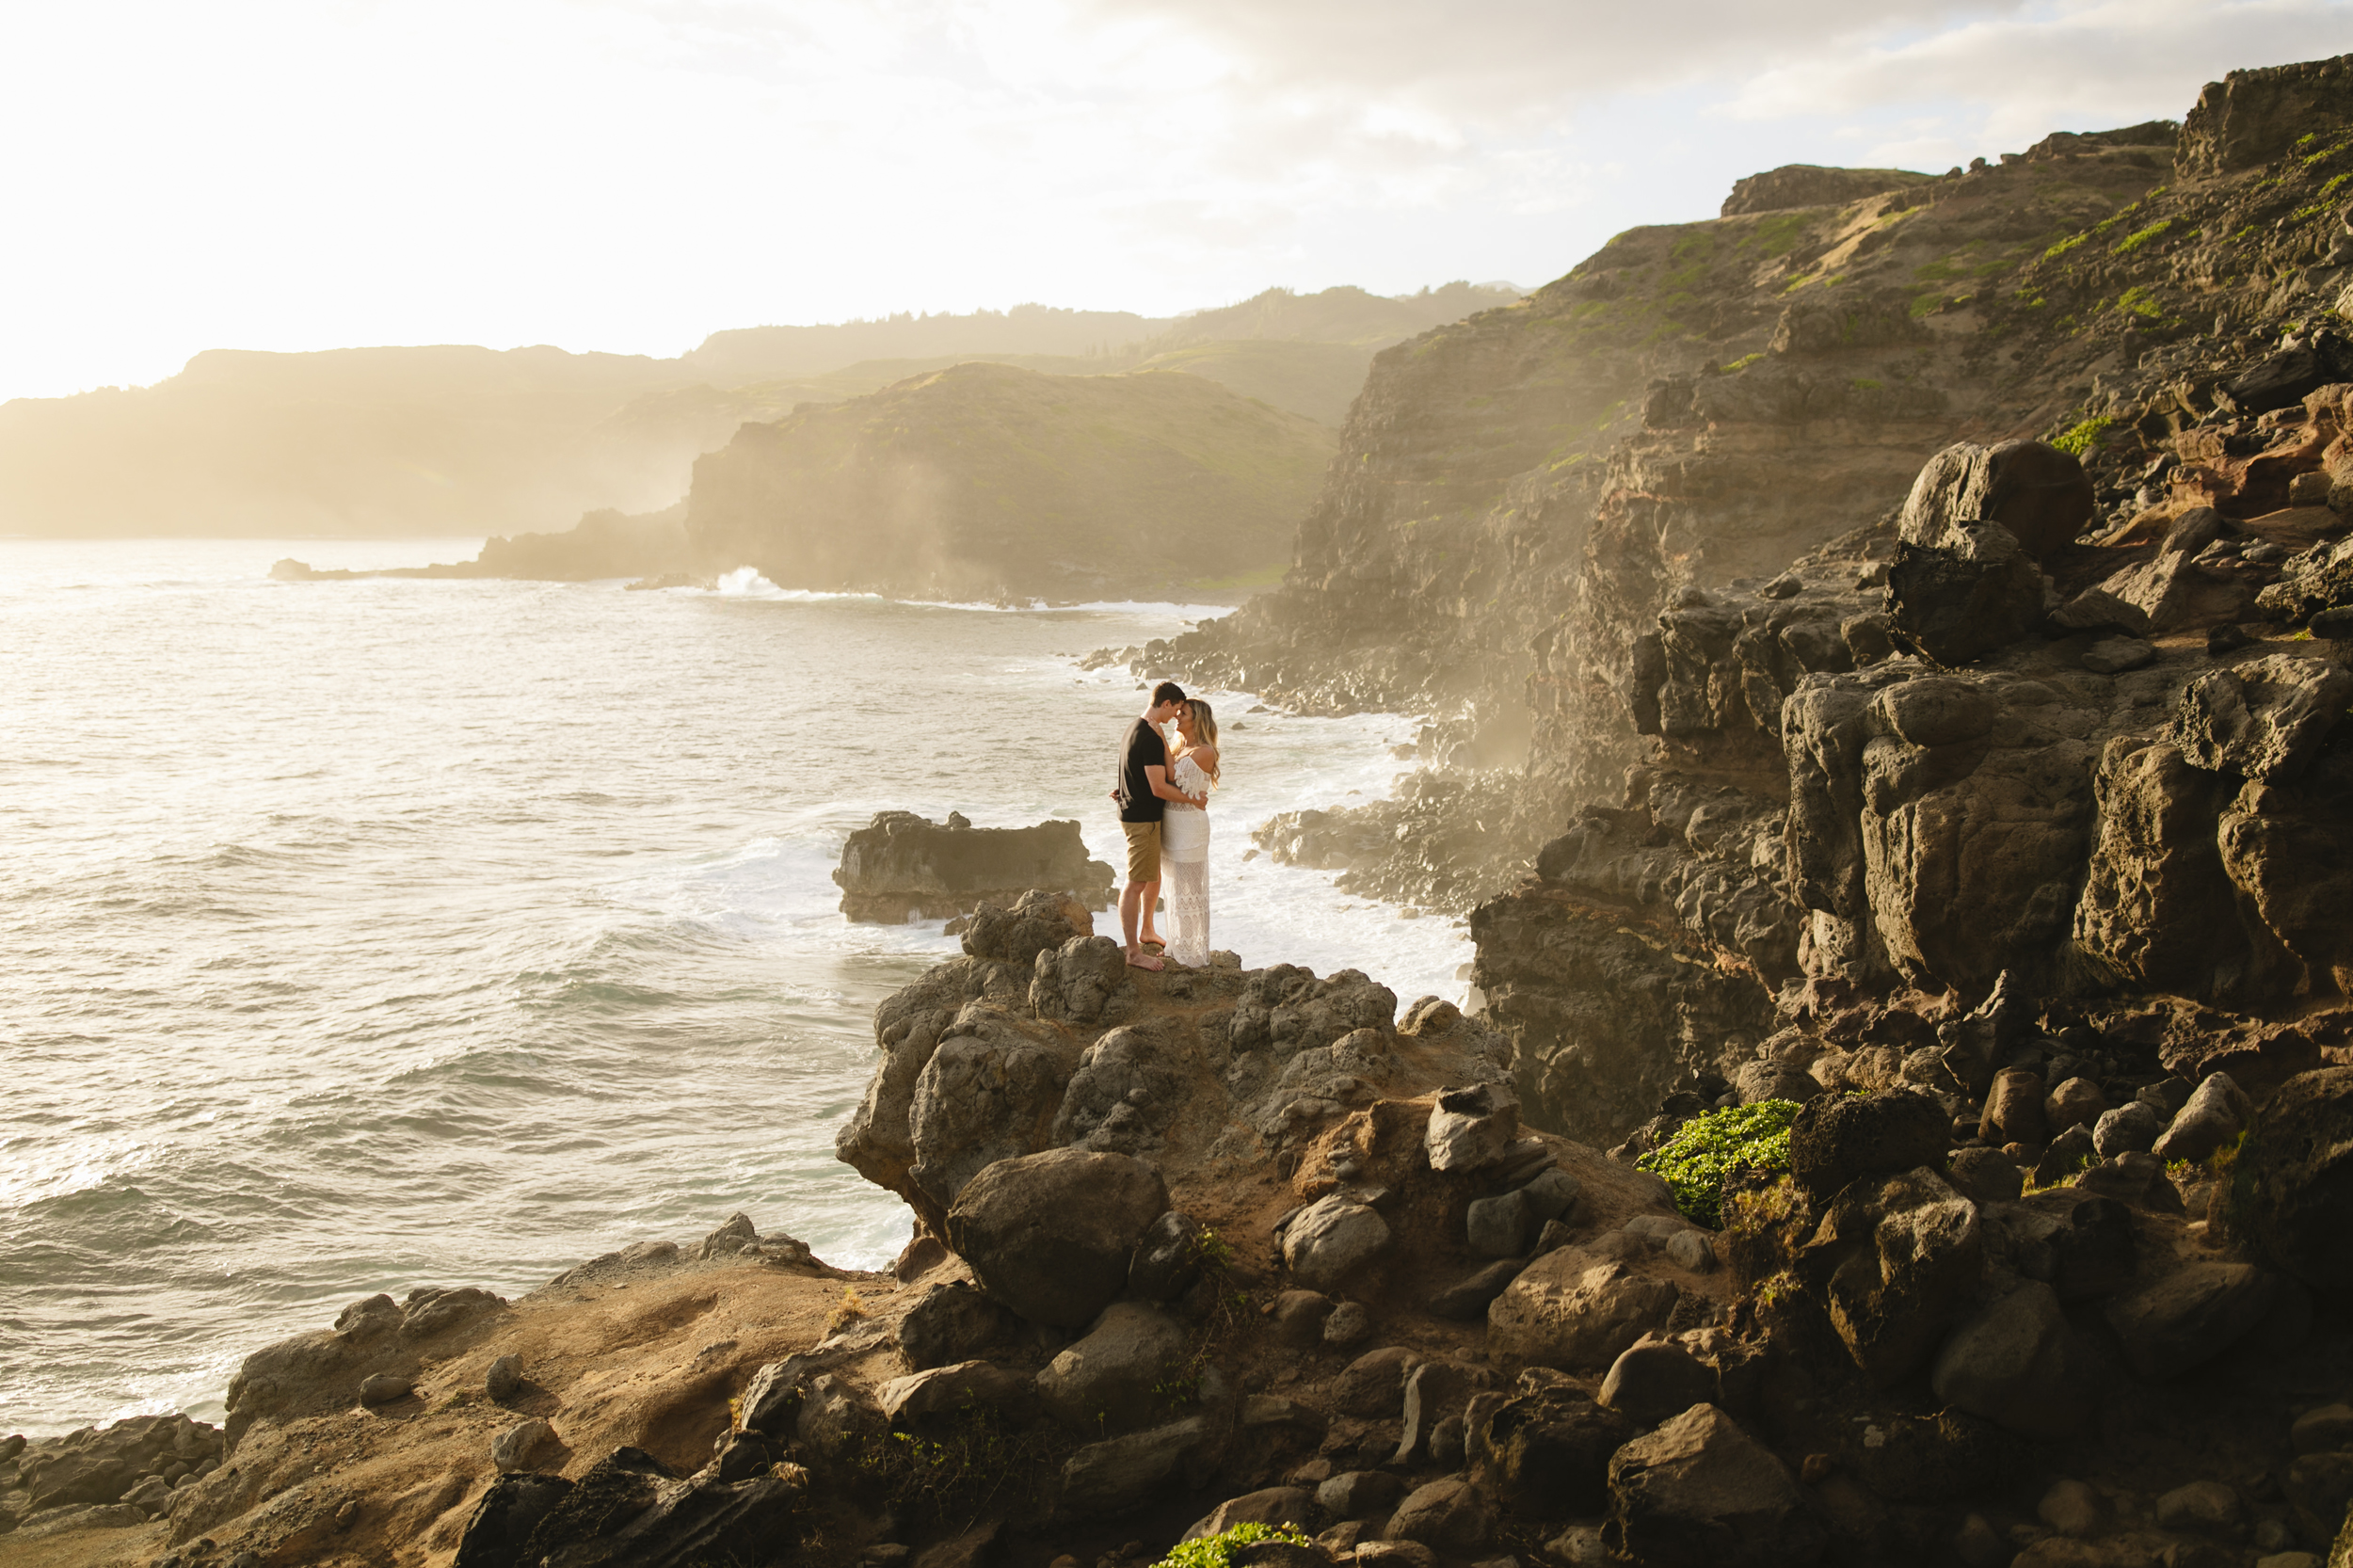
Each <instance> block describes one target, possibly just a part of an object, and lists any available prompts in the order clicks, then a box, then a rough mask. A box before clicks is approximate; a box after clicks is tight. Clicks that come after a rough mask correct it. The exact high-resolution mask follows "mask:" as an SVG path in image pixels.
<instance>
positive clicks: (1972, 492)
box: [1897, 440, 2095, 561]
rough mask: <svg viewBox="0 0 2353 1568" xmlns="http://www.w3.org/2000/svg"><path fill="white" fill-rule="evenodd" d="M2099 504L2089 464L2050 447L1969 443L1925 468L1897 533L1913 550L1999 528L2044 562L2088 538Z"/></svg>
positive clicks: (2018, 442)
mask: <svg viewBox="0 0 2353 1568" xmlns="http://www.w3.org/2000/svg"><path fill="white" fill-rule="evenodd" d="M2094 503H2095V497H2094V495H2093V493H2092V485H2091V476H2090V475H2089V474H2088V473H2086V472H2084V466H2083V464H2082V463H2080V462H2078V461H2077V460H2076V459H2075V458H2074V457H2073V456H2069V455H2068V454H2067V453H2064V452H2061V451H2060V450H2059V449H2058V448H2057V447H2055V446H2052V445H2049V444H2048V443H2047V442H2043V441H2025V440H2013V441H2004V442H2002V443H2001V444H2000V445H1998V446H1978V445H1976V444H1975V443H1973V442H1969V441H1962V442H1961V443H1959V444H1958V445H1954V446H1948V447H1946V448H1945V450H1944V451H1942V452H1939V453H1938V454H1937V455H1936V456H1933V457H1930V458H1929V460H1928V462H1927V463H1926V464H1925V465H1924V466H1923V467H1922V468H1921V470H1920V472H1919V475H1918V476H1917V477H1916V478H1914V479H1913V482H1912V494H1911V495H1910V496H1908V497H1907V498H1906V499H1905V501H1904V509H1903V515H1902V518H1901V520H1899V521H1898V522H1897V534H1898V536H1900V537H1901V538H1902V539H1903V541H1904V542H1905V543H1907V544H1913V545H1924V546H1950V545H1951V544H1952V543H1953V542H1954V536H1955V535H1956V534H1957V533H1959V532H1960V531H1961V530H1962V529H1966V528H1968V527H1971V526H1972V525H1975V524H1977V523H1981V522H1991V523H1998V524H2000V525H2001V527H2002V528H2003V529H2005V530H2007V531H2008V532H2009V535H2010V536H2012V537H2013V538H2015V539H2016V540H2017V542H2018V545H2019V547H2020V548H2021V549H2023V550H2024V551H2025V552H2026V553H2027V554H2028V555H2029V556H2031V557H2032V558H2033V559H2035V560H2037V561H2041V560H2045V559H2047V558H2048V557H2049V556H2050V554H2051V552H2053V551H2055V550H2057V549H2058V548H2059V547H2061V546H2062V545H2065V544H2068V543H2070V542H2072V541H2073V539H2074V537H2075V536H2076V535H2077V534H2079V533H2081V532H2083V527H2084V524H2085V523H2087V522H2089V521H2090V520H2091V513H2092V507H2093V505H2094Z"/></svg>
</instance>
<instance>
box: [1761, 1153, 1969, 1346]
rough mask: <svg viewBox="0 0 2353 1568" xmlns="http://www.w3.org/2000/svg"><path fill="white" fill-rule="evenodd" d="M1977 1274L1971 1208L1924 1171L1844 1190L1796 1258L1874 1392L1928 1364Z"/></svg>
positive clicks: (1962, 1199)
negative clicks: (1930, 1356) (1873, 1385)
mask: <svg viewBox="0 0 2353 1568" xmlns="http://www.w3.org/2000/svg"><path fill="white" fill-rule="evenodd" d="M1984 1268H1985V1242H1984V1231H1983V1227H1982V1225H1981V1224H1979V1222H1978V1218H1977V1205H1976V1204H1974V1203H1972V1202H1971V1201H1970V1200H1969V1199H1967V1198H1965V1197H1962V1196H1961V1194H1960V1193H1959V1192H1955V1191H1953V1189H1952V1188H1951V1187H1950V1186H1949V1185H1947V1184H1946V1183H1945V1180H1944V1179H1943V1178H1942V1177H1941V1176H1937V1175H1936V1173H1935V1172H1933V1171H1929V1170H1927V1169H1921V1170H1916V1171H1907V1172H1904V1173H1902V1174H1901V1175H1898V1176H1889V1177H1887V1178H1885V1179H1884V1180H1881V1181H1857V1182H1855V1183H1853V1184H1852V1185H1850V1186H1849V1187H1848V1188H1847V1190H1846V1191H1845V1192H1841V1193H1840V1194H1839V1195H1838V1198H1837V1201H1836V1202H1834V1203H1833V1204H1832V1205H1831V1207H1830V1210H1829V1212H1828V1213H1826V1214H1825V1215H1824V1216H1823V1218H1822V1223H1821V1227H1820V1229H1819V1230H1817V1232H1816V1234H1815V1236H1814V1239H1813V1240H1811V1241H1809V1242H1807V1243H1806V1245H1805V1248H1804V1250H1803V1251H1802V1252H1801V1253H1800V1255H1799V1257H1798V1270H1799V1273H1800V1275H1801V1278H1803V1279H1804V1281H1805V1282H1806V1286H1807V1288H1808V1289H1809V1290H1810V1291H1811V1292H1812V1293H1813V1294H1814V1296H1815V1297H1816V1299H1817V1300H1818V1301H1819V1302H1820V1303H1821V1304H1822V1307H1823V1310H1824V1311H1826V1312H1827V1313H1828V1314H1829V1315H1830V1320H1831V1322H1832V1324H1833V1326H1834V1327H1835V1328H1836V1329H1837V1331H1838V1336H1839V1337H1840V1338H1841V1339H1843V1340H1844V1341H1846V1345H1847V1350H1848V1352H1849V1354H1851V1355H1852V1356H1853V1357H1854V1362H1855V1365H1856V1366H1857V1367H1859V1368H1862V1370H1863V1374H1864V1376H1865V1378H1866V1379H1868V1380H1869V1381H1870V1382H1871V1383H1872V1384H1875V1385H1877V1386H1879V1387H1881V1388H1884V1387H1888V1386H1890V1385H1892V1384H1896V1383H1898V1382H1901V1381H1902V1380H1903V1379H1904V1378H1907V1377H1909V1376H1911V1375H1912V1373H1913V1372H1914V1371H1915V1370H1917V1369H1918V1368H1920V1366H1921V1365H1922V1364H1923V1363H1924V1362H1926V1361H1927V1359H1928V1358H1929V1355H1930V1354H1931V1353H1932V1352H1934V1351H1935V1349H1936V1345H1937V1342H1938V1340H1940V1339H1941V1338H1943V1337H1944V1334H1945V1329H1947V1328H1948V1327H1950V1326H1951V1324H1952V1321H1953V1320H1954V1318H1955V1317H1956V1316H1957V1315H1958V1314H1959V1312H1960V1310H1961V1304H1962V1303H1963V1302H1964V1301H1965V1300H1966V1298H1967V1297H1968V1296H1969V1294H1970V1293H1971V1292H1972V1291H1973V1290H1974V1289H1975V1288H1977V1279H1978V1276H1979V1275H1980V1274H1981V1273H1983V1272H1984Z"/></svg>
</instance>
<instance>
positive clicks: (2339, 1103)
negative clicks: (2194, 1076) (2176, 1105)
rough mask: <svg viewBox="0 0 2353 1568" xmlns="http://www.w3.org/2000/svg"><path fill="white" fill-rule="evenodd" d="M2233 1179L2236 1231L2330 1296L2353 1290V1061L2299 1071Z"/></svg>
mask: <svg viewBox="0 0 2353 1568" xmlns="http://www.w3.org/2000/svg"><path fill="white" fill-rule="evenodd" d="M2193 1103H2194V1102H2193ZM2183 1110H2184V1112H2187V1110H2188V1107H2186V1106H2185V1107H2184V1108H2183ZM2230 1179H2231V1185H2230V1190H2229V1192H2228V1196H2227V1199H2226V1208H2227V1223H2228V1224H2229V1226H2230V1228H2231V1230H2232V1231H2233V1234H2234V1235H2237V1236H2239V1237H2242V1238H2244V1240H2246V1242H2247V1244H2248V1245H2249V1246H2250V1247H2251V1248H2253V1249H2254V1250H2255V1251H2256V1252H2257V1253H2259V1254H2260V1255H2261V1256H2264V1257H2266V1258H2268V1259H2269V1260H2270V1261H2271V1262H2272V1263H2273V1264H2274V1265H2275V1266H2276V1267H2278V1268H2280V1269H2281V1270H2283V1271H2284V1272H2287V1273H2290V1274H2293V1275H2294V1276H2295V1277H2296V1278H2297V1279H2300V1280H2302V1281H2303V1282H2304V1283H2305V1284H2307V1285H2309V1286H2311V1287H2312V1288H2313V1289H2314V1290H2317V1291H2319V1292H2321V1293H2322V1295H2324V1296H2325V1297H2328V1298H2330V1299H2333V1300H2339V1301H2342V1300H2344V1299H2345V1296H2346V1295H2347V1293H2348V1292H2353V1247H2348V1246H2347V1245H2346V1244H2345V1238H2346V1237H2348V1236H2353V1067H2323V1068H2320V1069H2319V1070H2318V1071H2315V1072H2309V1073H2298V1074H2297V1076H2296V1077H2294V1078H2292V1079H2290V1080H2287V1082H2286V1083H2285V1084H2283V1085H2281V1088H2280V1090H2279V1092H2278V1093H2277V1094H2275V1095H2274V1096H2272V1097H2271V1102H2270V1103H2269V1104H2268V1105H2266V1106H2265V1107H2264V1109H2263V1111H2262V1112H2261V1113H2260V1114H2259V1115H2258V1116H2257V1117H2256V1118H2255V1125H2254V1128H2253V1129H2252V1130H2251V1131H2250V1132H2249V1134H2248V1138H2247V1142H2246V1144H2244V1145H2243V1146H2242V1147H2241V1149H2240V1151H2239V1156H2238V1158H2237V1160H2234V1161H2233V1163H2232V1166H2231V1172H2230Z"/></svg>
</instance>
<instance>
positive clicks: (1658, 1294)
mask: <svg viewBox="0 0 2353 1568" xmlns="http://www.w3.org/2000/svg"><path fill="white" fill-rule="evenodd" d="M1675 1297H1676V1290H1675V1287H1674V1285H1673V1282H1671V1281H1668V1280H1663V1279H1651V1278H1647V1277H1645V1276H1643V1275H1640V1274H1634V1273H1629V1272H1627V1271H1626V1268H1625V1265H1624V1264H1623V1263H1621V1262H1619V1261H1618V1260H1616V1259H1615V1258H1608V1257H1601V1256H1595V1255H1594V1254H1592V1253H1588V1252H1586V1251H1584V1250H1582V1249H1581V1248H1577V1247H1562V1248H1560V1249H1559V1250H1557V1251H1554V1252H1548V1253H1546V1254H1545V1255H1544V1256H1542V1257H1539V1258H1538V1259H1536V1261H1535V1262H1533V1263H1531V1264H1529V1266H1528V1267H1527V1268H1526V1269H1525V1270H1523V1271H1521V1272H1520V1276H1519V1277H1518V1278H1517V1279H1514V1280H1513V1282H1512V1283H1511V1285H1510V1286H1508V1287H1507V1288H1505V1289H1504V1292H1503V1294H1501V1295H1499V1296H1497V1298H1496V1299H1495V1302H1494V1304H1491V1305H1490V1306H1489V1307H1488V1308H1487V1349H1488V1351H1489V1352H1490V1353H1491V1354H1494V1355H1497V1356H1499V1357H1510V1358H1512V1359H1514V1360H1517V1361H1522V1362H1527V1363H1530V1364H1532V1365H1535V1366H1539V1367H1553V1368H1559V1369H1561V1371H1564V1372H1566V1371H1579V1372H1583V1371H1591V1372H1598V1371H1601V1370H1603V1369H1604V1368H1607V1367H1609V1364H1610V1363H1611V1362H1613V1361H1615V1360H1617V1358H1618V1357H1619V1355H1620V1354H1622V1353H1623V1352H1625V1350H1626V1348H1627V1347H1628V1346H1630V1345H1632V1344H1633V1343H1634V1342H1635V1341H1636V1340H1638V1339H1640V1338H1641V1337H1642V1336H1643V1335H1645V1334H1648V1333H1650V1332H1651V1331H1652V1330H1654V1329H1662V1328H1665V1327H1666V1326H1667V1320H1668V1318H1669V1317H1670V1316H1671V1315H1672V1314H1673V1311H1674V1304H1675Z"/></svg>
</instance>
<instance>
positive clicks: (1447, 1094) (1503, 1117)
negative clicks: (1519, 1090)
mask: <svg viewBox="0 0 2353 1568" xmlns="http://www.w3.org/2000/svg"><path fill="white" fill-rule="evenodd" d="M1519 1135H1520V1102H1519V1100H1518V1098H1517V1096H1514V1095H1513V1093H1512V1091H1511V1090H1510V1089H1508V1088H1506V1087H1504V1086H1503V1085H1501V1084H1498V1083H1476V1084H1472V1085H1471V1086H1469V1087H1468V1088H1463V1089H1446V1090H1441V1091H1440V1092H1439V1094H1438V1103H1437V1108H1436V1109H1435V1110H1433V1112H1431V1113H1430V1124H1429V1126H1428V1128H1426V1129H1425V1130H1424V1132H1423V1134H1422V1147H1423V1148H1424V1149H1426V1150H1428V1151H1429V1155H1430V1168H1431V1169H1432V1170H1433V1171H1475V1170H1478V1169H1480V1168H1481V1167H1482V1166H1485V1165H1492V1164H1494V1163H1495V1162H1496V1161H1497V1160H1499V1159H1501V1158H1502V1157H1503V1154H1504V1152H1505V1151H1506V1150H1507V1149H1509V1148H1510V1147H1511V1146H1512V1144H1513V1142H1514V1141H1515V1140H1516V1139H1517V1138H1518V1137H1519Z"/></svg>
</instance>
